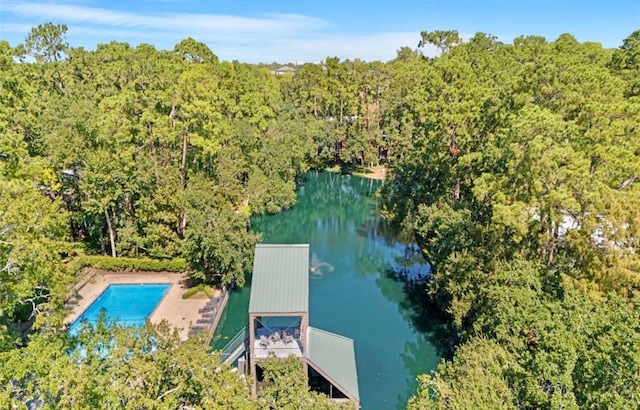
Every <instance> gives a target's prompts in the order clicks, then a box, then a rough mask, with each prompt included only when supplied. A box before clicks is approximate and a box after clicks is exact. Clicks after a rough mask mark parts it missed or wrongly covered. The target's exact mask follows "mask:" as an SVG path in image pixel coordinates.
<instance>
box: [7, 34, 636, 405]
mask: <svg viewBox="0 0 640 410" xmlns="http://www.w3.org/2000/svg"><path fill="white" fill-rule="evenodd" d="M65 32H66V27H65V26H64V25H52V24H46V25H42V26H38V27H36V28H34V29H33V30H32V32H31V33H30V34H29V35H28V36H27V38H26V39H25V41H24V43H23V44H20V45H14V46H11V45H9V44H8V43H7V42H4V41H0V295H1V298H0V363H2V366H1V370H0V405H1V406H2V407H8V408H12V407H15V406H21V405H24V403H26V402H29V401H32V403H34V401H35V402H38V403H40V404H41V405H43V406H44V407H45V408H59V407H67V408H178V407H180V406H187V405H191V406H195V407H201V408H323V407H328V406H330V404H329V403H327V402H326V401H324V400H323V399H322V398H321V397H319V396H316V395H312V394H310V393H308V392H306V390H305V388H306V384H304V383H296V382H299V381H300V380H303V379H304V374H302V372H301V369H298V368H296V365H295V363H285V366H284V368H283V369H280V368H278V366H277V365H274V369H273V370H272V371H271V370H269V372H267V373H268V377H269V378H272V380H273V381H274V384H273V388H271V389H266V390H265V391H264V392H263V393H262V396H261V397H258V399H257V400H254V399H252V398H251V397H250V394H249V391H248V390H247V388H246V386H245V385H244V382H243V381H242V380H241V379H240V378H239V377H238V376H237V375H236V374H235V373H232V372H231V370H230V369H229V368H227V367H224V366H223V367H216V366H214V365H213V363H217V361H216V360H217V359H216V358H215V357H214V356H210V355H208V354H207V352H206V351H205V350H204V346H203V344H202V343H199V341H198V340H197V339H194V340H192V341H189V342H187V343H185V344H180V343H178V341H177V339H176V336H175V334H173V333H172V332H171V331H170V330H169V329H166V328H164V327H162V326H160V327H154V326H149V327H148V328H145V329H144V330H140V331H139V332H138V333H135V332H132V331H131V330H130V329H129V330H127V329H113V330H110V331H109V332H107V331H106V330H105V329H104V328H99V329H98V330H96V331H95V332H90V331H89V330H86V331H85V332H83V333H81V335H80V337H78V338H71V337H69V336H67V335H66V333H65V332H64V331H63V330H62V318H63V316H64V311H63V304H64V300H65V299H66V297H67V296H68V294H69V291H70V287H71V286H72V285H73V284H74V282H75V281H76V280H77V279H76V274H77V272H78V269H77V268H78V266H77V265H76V264H74V261H75V260H77V258H78V257H79V256H80V255H84V254H103V255H110V256H112V257H116V256H118V257H121V256H126V257H135V258H152V259H154V260H159V261H166V263H172V261H175V258H180V259H184V260H185V261H186V264H187V266H188V271H189V273H190V274H191V275H192V276H193V278H194V279H195V280H197V281H204V282H209V283H217V284H220V283H233V282H235V283H238V284H240V285H242V283H243V281H244V272H245V271H246V270H247V269H248V268H249V267H250V263H251V261H252V252H253V246H254V244H255V243H256V242H257V241H258V240H259V238H258V236H257V235H256V234H254V233H252V232H251V231H250V229H249V218H250V216H251V215H256V214H262V213H274V212H279V211H280V210H282V209H286V208H288V207H290V206H292V205H293V204H294V203H295V188H296V184H297V182H298V181H299V177H300V176H301V175H302V174H303V173H304V172H306V171H307V170H309V169H311V168H324V167H326V166H333V165H339V166H341V167H343V168H345V169H354V168H356V167H368V166H372V165H385V166H386V167H388V169H389V172H388V181H387V183H385V185H384V188H383V190H382V192H381V199H382V202H383V204H384V214H385V217H386V219H387V220H388V222H389V224H390V225H391V226H392V227H395V228H396V229H398V230H403V231H406V232H409V233H411V234H413V235H415V238H416V241H417V243H418V244H419V246H420V248H421V249H422V251H423V253H424V255H425V256H426V258H427V260H429V261H430V263H431V264H432V268H433V275H432V278H431V280H430V281H429V282H428V283H427V284H426V289H425V290H424V291H425V292H427V293H428V295H429V297H430V300H431V301H432V303H433V305H435V306H437V307H438V308H439V309H440V310H441V311H442V312H443V313H444V314H445V315H447V317H448V319H449V321H450V327H451V330H452V332H451V334H452V337H451V340H450V341H449V343H450V344H451V345H454V346H456V354H455V356H454V357H453V359H452V360H451V361H445V362H443V363H442V364H441V365H440V366H439V367H438V370H437V372H436V373H435V374H434V375H425V376H423V377H422V378H421V381H420V383H421V385H420V389H419V391H418V392H417V394H416V396H415V397H414V398H413V399H412V400H411V402H410V403H409V407H410V408H412V409H423V408H443V409H444V408H447V409H450V408H455V409H467V408H487V409H493V408H541V409H547V408H548V409H551V408H559V407H562V408H594V409H595V408H629V409H631V408H637V403H639V402H640V305H639V303H640V302H639V299H638V292H639V290H640V259H639V257H638V254H637V252H636V250H637V249H638V246H639V241H640V239H639V238H640V185H639V184H638V178H639V177H640V129H638V127H637V124H638V123H639V120H640V99H639V98H640V86H639V83H638V80H637V79H638V78H640V75H639V74H640V59H638V57H637V56H638V54H639V53H640V32H636V33H633V34H632V35H631V36H630V37H629V38H627V39H626V40H624V42H623V45H622V46H621V47H620V48H619V49H616V50H608V49H604V48H602V47H601V46H600V45H599V44H597V43H579V42H577V41H576V40H575V38H573V37H572V36H571V35H566V34H565V35H562V36H560V37H559V38H558V39H557V40H555V41H553V42H548V41H547V40H545V39H544V38H541V37H535V36H532V37H520V38H517V39H515V40H514V41H513V43H512V44H502V43H500V42H499V41H497V39H496V38H495V37H492V36H489V35H485V34H482V33H479V34H477V35H476V36H474V37H473V38H471V39H469V40H467V41H463V40H462V39H461V38H460V37H459V35H458V33H457V32H455V31H437V32H424V33H422V34H421V36H420V35H418V34H416V39H417V40H420V37H421V41H420V45H419V48H418V49H417V50H414V49H412V48H402V49H401V50H399V51H398V54H397V57H396V58H395V59H394V60H392V61H390V62H387V63H381V62H363V61H360V60H354V61H350V60H347V61H340V60H339V59H337V58H327V59H326V60H325V61H324V62H323V63H321V64H305V65H302V66H300V67H296V69H297V70H296V73H295V75H291V76H274V75H273V74H272V73H271V71H270V70H269V68H267V67H265V66H254V65H249V64H243V63H239V62H236V61H234V62H221V61H219V60H218V58H217V57H216V55H215V54H214V53H213V52H212V51H211V50H210V49H209V48H208V47H207V46H206V45H204V44H202V43H199V42H197V41H195V40H193V39H185V40H183V41H181V42H180V43H178V44H177V45H176V46H175V48H174V49H173V50H171V51H163V50H156V49H155V48H154V47H153V46H150V45H148V44H141V45H139V46H137V47H132V46H130V45H128V44H126V43H117V42H112V43H109V44H99V45H97V47H96V49H95V50H91V51H89V50H85V49H82V48H74V47H71V46H70V45H69V44H67V43H66V40H65ZM425 45H433V46H436V47H438V48H439V49H440V51H441V53H440V55H439V56H438V57H435V58H428V57H425V56H423V55H422V53H421V52H420V47H422V46H425ZM32 322H34V323H33V329H35V332H34V333H32V334H31V335H30V336H29V337H28V338H24V337H23V334H22V331H23V330H24V326H25V323H27V324H31V323H32ZM114 339H117V343H116V346H117V348H116V349H113V347H112V350H110V354H109V355H108V356H107V357H105V355H104V354H102V353H101V350H100V349H101V346H104V345H105V344H108V343H110V344H113V340H114ZM79 347H80V348H81V349H79ZM80 352H84V353H80ZM203 363H205V364H206V363H211V365H210V366H207V365H204V366H203V365H202V364H203ZM296 372H300V373H296Z"/></svg>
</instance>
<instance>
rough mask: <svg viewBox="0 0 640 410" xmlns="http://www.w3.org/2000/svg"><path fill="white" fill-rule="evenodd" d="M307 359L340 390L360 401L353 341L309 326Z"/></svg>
mask: <svg viewBox="0 0 640 410" xmlns="http://www.w3.org/2000/svg"><path fill="white" fill-rule="evenodd" d="M307 337H308V341H307V343H308V345H307V359H308V360H309V362H311V364H312V365H313V366H314V367H316V368H317V369H318V370H321V371H322V372H324V373H325V374H326V375H327V376H329V377H330V378H331V379H332V382H334V384H335V385H336V387H338V388H339V389H341V390H343V391H344V392H346V393H349V394H350V395H352V396H353V397H354V398H355V399H356V400H358V401H360V391H359V390H358V371H357V369H356V354H355V351H354V348H353V340H352V339H349V338H348V337H344V336H340V335H336V334H335V333H330V332H327V331H326V330H320V329H316V328H314V327H311V326H309V330H308V332H307Z"/></svg>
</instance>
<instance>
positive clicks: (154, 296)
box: [69, 284, 171, 335]
mask: <svg viewBox="0 0 640 410" xmlns="http://www.w3.org/2000/svg"><path fill="white" fill-rule="evenodd" d="M170 286H171V285H169V284H136V285H109V287H108V288H107V289H105V291H104V292H102V294H101V295H100V296H99V297H98V298H97V299H96V300H95V301H93V303H92V304H91V305H90V306H89V307H88V308H87V310H85V311H84V312H83V313H82V315H81V316H80V317H79V318H78V319H77V320H76V321H75V322H74V323H73V324H72V325H71V327H70V328H69V333H70V334H72V335H76V334H77V333H78V330H80V325H81V323H82V322H83V321H84V320H86V321H88V322H89V323H91V324H94V323H96V322H97V320H98V316H99V315H100V312H102V310H105V311H106V314H107V319H108V320H109V321H112V320H117V321H118V323H120V324H123V325H126V326H142V325H144V322H145V321H146V320H147V318H148V317H149V315H151V313H152V312H153V310H154V309H155V308H156V306H157V305H158V303H160V300H162V298H163V297H164V295H165V294H166V293H167V291H168V290H169V287H170Z"/></svg>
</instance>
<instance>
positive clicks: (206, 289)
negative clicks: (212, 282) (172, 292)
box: [182, 285, 213, 299]
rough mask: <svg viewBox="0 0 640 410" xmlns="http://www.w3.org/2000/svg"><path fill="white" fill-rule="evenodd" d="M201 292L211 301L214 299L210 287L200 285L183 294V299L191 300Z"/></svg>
mask: <svg viewBox="0 0 640 410" xmlns="http://www.w3.org/2000/svg"><path fill="white" fill-rule="evenodd" d="M199 292H203V293H204V294H205V295H207V297H208V298H209V299H211V298H212V297H213V291H212V290H211V287H210V286H207V285H198V286H194V287H192V288H191V289H189V290H187V291H186V292H184V293H183V294H182V299H189V298H190V297H191V296H193V295H195V294H196V293H199Z"/></svg>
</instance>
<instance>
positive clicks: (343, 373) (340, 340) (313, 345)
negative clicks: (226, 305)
mask: <svg viewBox="0 0 640 410" xmlns="http://www.w3.org/2000/svg"><path fill="white" fill-rule="evenodd" d="M252 290H253V289H252ZM308 329H309V330H308V333H307V335H308V336H307V343H308V348H307V359H308V360H309V362H310V363H311V365H312V366H314V367H316V368H317V370H320V371H321V372H323V373H325V374H326V375H327V376H329V378H331V380H330V381H331V382H332V383H334V384H335V385H336V387H338V388H339V389H341V390H343V392H344V393H348V394H350V395H351V396H353V398H355V399H356V400H357V401H360V391H359V389H358V371H357V369H356V355H355V351H354V347H353V340H352V339H349V338H347V337H344V336H340V335H336V334H334V333H331V332H327V331H326V330H320V329H317V328H314V327H311V326H309V328H308Z"/></svg>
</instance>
